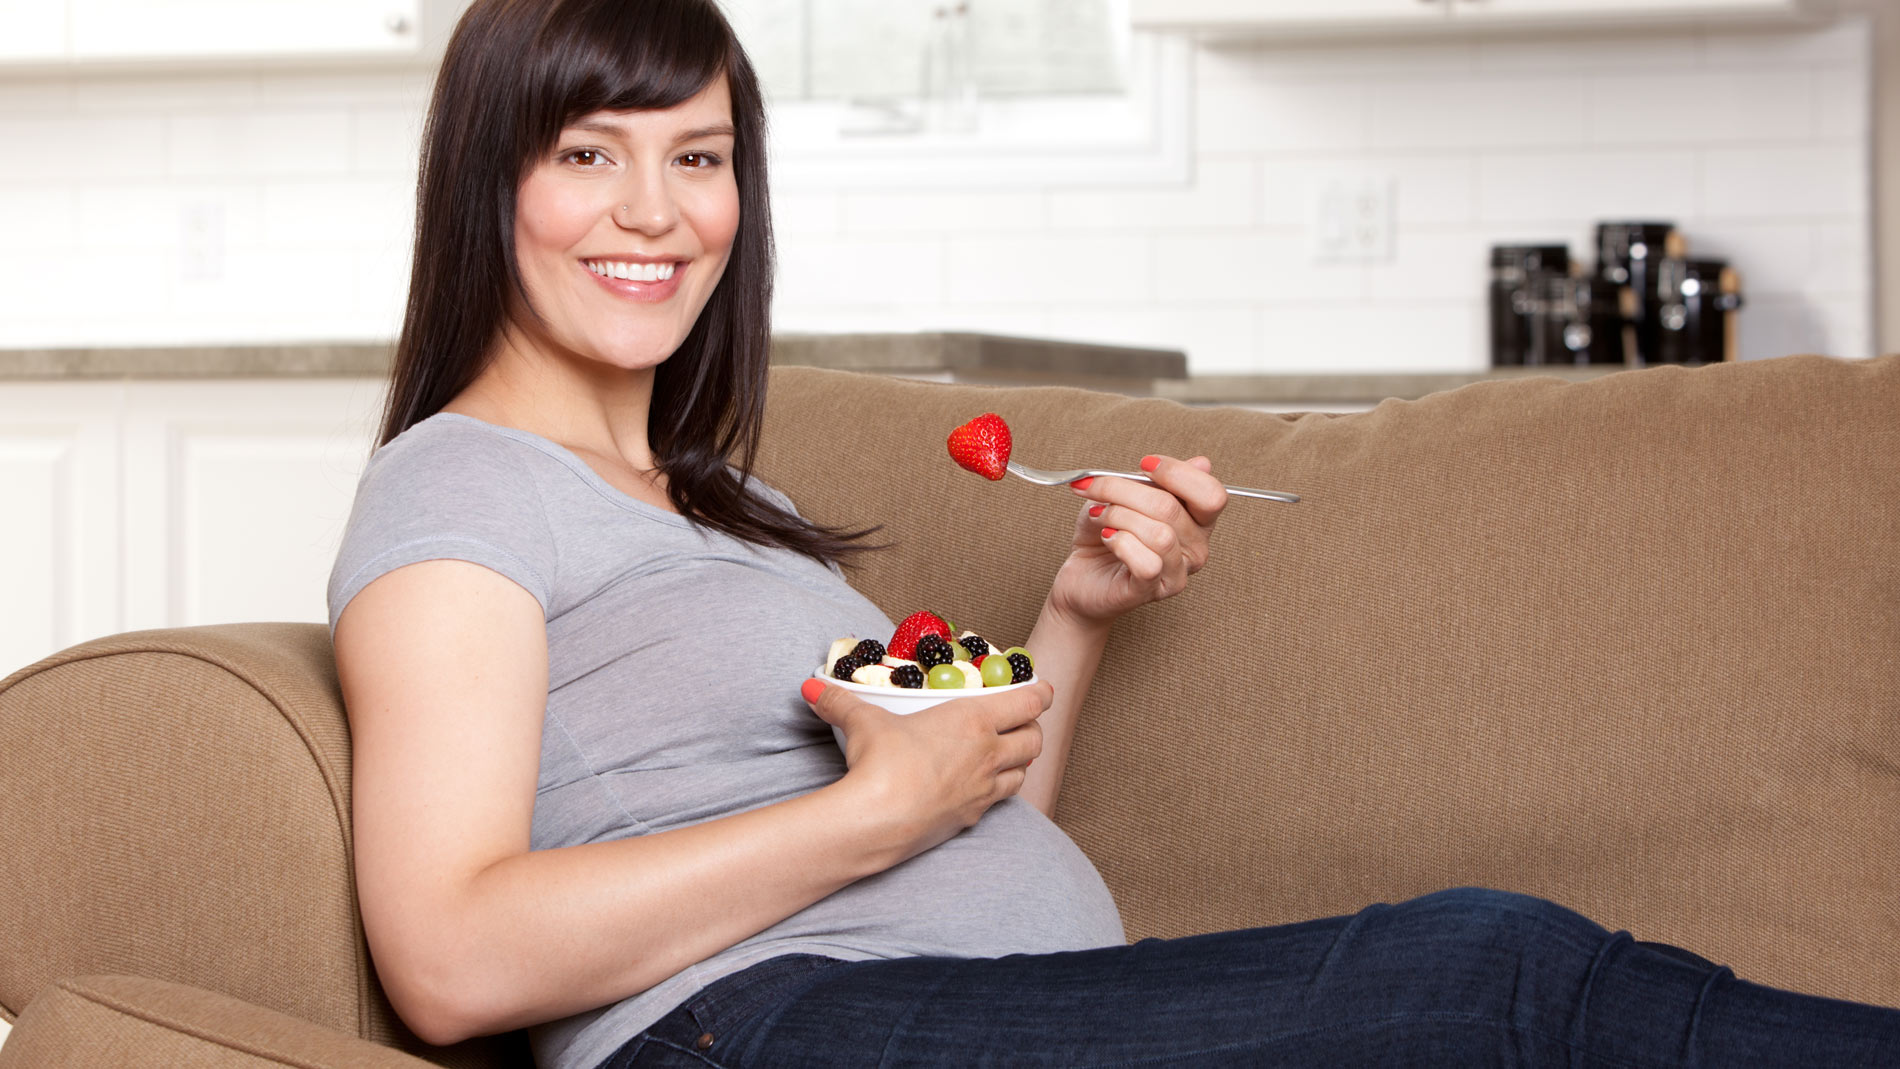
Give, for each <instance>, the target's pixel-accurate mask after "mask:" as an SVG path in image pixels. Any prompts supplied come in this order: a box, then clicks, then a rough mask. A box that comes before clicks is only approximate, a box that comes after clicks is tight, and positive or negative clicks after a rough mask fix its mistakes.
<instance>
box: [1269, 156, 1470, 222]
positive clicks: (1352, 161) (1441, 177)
mask: <svg viewBox="0 0 1900 1069" xmlns="http://www.w3.org/2000/svg"><path fill="white" fill-rule="evenodd" d="M1260 172H1261V181H1260V185H1261V197H1260V205H1261V208H1260V211H1261V214H1260V222H1261V224H1262V225H1263V226H1269V227H1304V226H1307V225H1309V224H1310V223H1311V222H1312V218H1311V217H1312V213H1313V189H1314V183H1315V182H1317V181H1319V180H1320V179H1321V178H1322V177H1325V176H1362V177H1366V178H1375V179H1387V180H1390V181H1391V182H1392V183H1393V206H1392V209H1393V219H1394V221H1395V222H1396V223H1397V224H1398V226H1399V227H1400V228H1401V229H1403V228H1404V227H1407V226H1414V225H1424V226H1439V225H1445V224H1468V223H1471V222H1473V221H1474V220H1475V219H1476V218H1477V201H1476V194H1477V186H1478V167H1477V160H1476V159H1475V158H1474V157H1472V156H1470V155H1468V154H1465V153H1436V154H1422V153H1414V154H1407V155H1372V156H1366V155H1354V156H1339V155H1325V156H1318V155H1316V156H1308V157H1306V158H1303V159H1293V160H1280V159H1275V160H1267V161H1265V162H1264V163H1262V164H1261V165H1260Z"/></svg>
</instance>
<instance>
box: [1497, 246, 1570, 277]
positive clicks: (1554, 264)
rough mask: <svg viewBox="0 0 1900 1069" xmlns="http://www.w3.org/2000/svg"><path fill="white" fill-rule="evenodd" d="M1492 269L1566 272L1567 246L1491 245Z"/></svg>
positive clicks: (1568, 267) (1568, 257) (1568, 251)
mask: <svg viewBox="0 0 1900 1069" xmlns="http://www.w3.org/2000/svg"><path fill="white" fill-rule="evenodd" d="M1491 266H1492V267H1514V268H1516V269H1518V270H1519V271H1560V272H1561V271H1568V270H1570V246H1568V245H1493V246H1491Z"/></svg>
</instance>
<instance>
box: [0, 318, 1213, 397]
mask: <svg viewBox="0 0 1900 1069" xmlns="http://www.w3.org/2000/svg"><path fill="white" fill-rule="evenodd" d="M394 353H395V346H394V345H393V344H391V343H388V342H334V343H325V342H312V343H292V344H283V345H199V346H170V347H163V348H160V347H153V348H135V347H126V348H92V349H10V350H0V380H7V379H181V378H184V379H191V378H240V379H245V378H265V379H277V378H381V377H383V376H385V375H387V374H388V373H389V364H390V360H391V359H392V357H393V356H394ZM772 362H773V363H775V364H792V365H802V366H808V367H828V368H839V369H842V370H849V371H871V372H880V373H884V374H895V375H913V376H928V377H943V378H948V379H951V380H953V381H956V382H977V383H987V382H994V383H997V384H1011V385H1014V384H1031V383H1044V384H1048V383H1066V384H1072V385H1076V386H1086V387H1090V388H1094V389H1108V390H1119V391H1123V392H1131V393H1143V394H1145V393H1149V392H1152V389H1153V384H1154V383H1155V382H1156V381H1163V380H1177V379H1185V378H1186V377H1187V356H1186V355H1185V354H1184V353H1182V352H1181V351H1179V350H1176V349H1141V348H1131V347H1128V346H1119V345H1093V344H1088V343H1081V342H1062V341H1049V340H1043V339H1036V338H1014V337H1005V336H1002V335H995V334H972V333H957V332H927V333H918V334H780V335H776V336H774V337H773V339H772Z"/></svg>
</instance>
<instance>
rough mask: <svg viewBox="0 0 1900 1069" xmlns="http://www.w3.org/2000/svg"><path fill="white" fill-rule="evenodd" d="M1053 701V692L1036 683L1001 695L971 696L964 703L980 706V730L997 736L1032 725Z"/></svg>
mask: <svg viewBox="0 0 1900 1069" xmlns="http://www.w3.org/2000/svg"><path fill="white" fill-rule="evenodd" d="M1055 698H1056V689H1055V688H1054V687H1052V686H1050V685H1049V684H1048V683H1047V682H1044V681H1042V680H1037V681H1036V682H1034V683H1031V684H1030V685H1029V686H1026V687H1023V688H1021V689H1018V690H1011V691H1005V692H1003V693H1000V694H973V695H971V696H970V697H969V698H968V699H963V700H967V701H971V702H973V703H974V704H977V705H979V706H981V708H982V710H983V712H982V714H981V716H982V722H983V726H984V727H986V728H988V729H990V730H991V731H994V732H996V733H997V734H999V735H1000V734H1003V733H1005V732H1010V731H1015V730H1016V729H1018V728H1020V727H1022V726H1023V725H1025V724H1033V723H1035V721H1036V718H1037V717H1039V716H1041V715H1042V714H1043V713H1045V712H1047V711H1048V709H1049V706H1050V704H1051V703H1053V702H1054V701H1055Z"/></svg>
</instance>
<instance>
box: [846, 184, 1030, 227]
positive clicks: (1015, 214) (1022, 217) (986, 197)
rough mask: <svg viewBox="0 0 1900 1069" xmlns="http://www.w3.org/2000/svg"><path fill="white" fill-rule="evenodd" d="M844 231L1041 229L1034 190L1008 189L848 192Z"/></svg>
mask: <svg viewBox="0 0 1900 1069" xmlns="http://www.w3.org/2000/svg"><path fill="white" fill-rule="evenodd" d="M843 207H844V231H845V233H847V234H866V235H877V234H941V233H944V232H946V231H948V232H952V233H965V234H981V233H999V232H1000V233H1021V232H1023V231H1036V230H1040V229H1042V228H1043V225H1044V220H1045V219H1046V217H1047V215H1048V212H1047V209H1046V206H1045V203H1044V198H1043V195H1042V192H1041V191H1040V190H1035V191H1030V192H1010V193H853V194H850V195H848V196H846V197H845V198H844V204H843Z"/></svg>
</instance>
